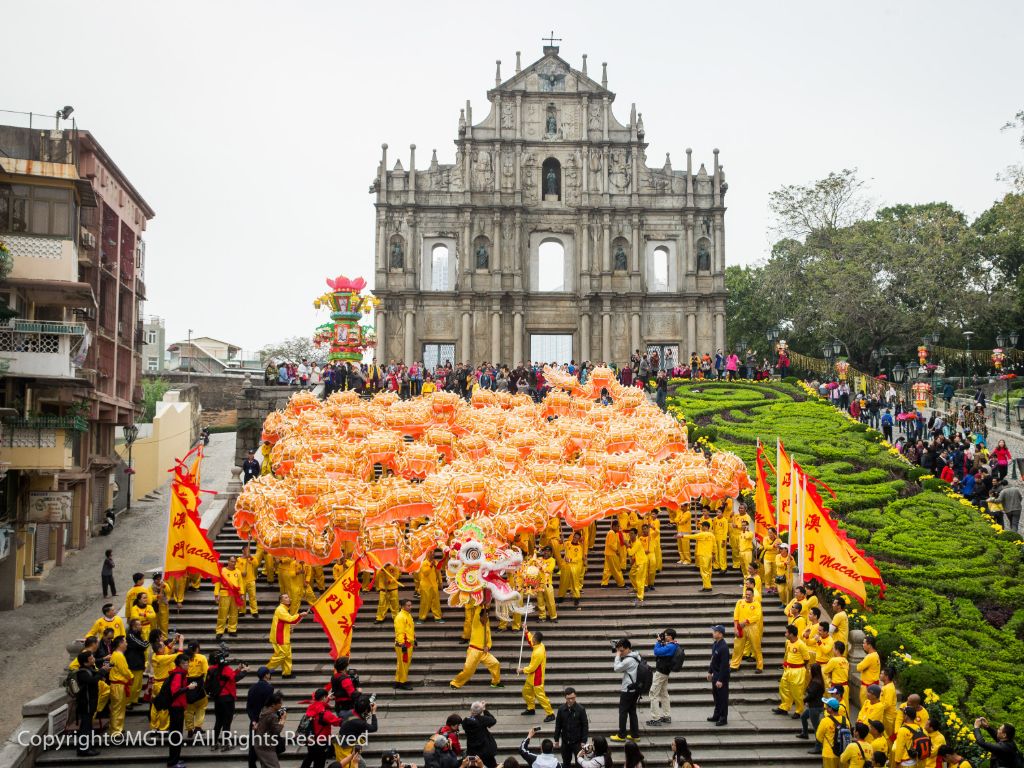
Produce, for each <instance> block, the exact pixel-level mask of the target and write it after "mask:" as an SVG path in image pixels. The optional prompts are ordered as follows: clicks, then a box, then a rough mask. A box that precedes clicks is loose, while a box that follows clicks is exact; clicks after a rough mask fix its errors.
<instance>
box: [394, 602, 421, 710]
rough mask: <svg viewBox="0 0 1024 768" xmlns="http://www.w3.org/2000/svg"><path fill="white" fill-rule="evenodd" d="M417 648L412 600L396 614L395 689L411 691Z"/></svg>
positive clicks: (405, 603) (403, 604) (404, 603)
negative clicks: (411, 674) (414, 650)
mask: <svg viewBox="0 0 1024 768" xmlns="http://www.w3.org/2000/svg"><path fill="white" fill-rule="evenodd" d="M415 647H416V627H415V626H413V620H412V600H408V599H407V600H403V601H402V608H401V610H399V611H398V613H396V614H395V660H396V664H395V688H398V689H401V690H403V691H411V690H412V683H410V682H409V665H410V664H412V651H413V648H415Z"/></svg>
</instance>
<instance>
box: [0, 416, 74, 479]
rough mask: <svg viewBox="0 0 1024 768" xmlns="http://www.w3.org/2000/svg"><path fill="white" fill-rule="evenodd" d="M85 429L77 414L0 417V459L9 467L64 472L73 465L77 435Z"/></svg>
mask: <svg viewBox="0 0 1024 768" xmlns="http://www.w3.org/2000/svg"><path fill="white" fill-rule="evenodd" d="M88 428H89V423H88V422H87V421H86V420H85V419H83V418H82V417H80V416H29V417H23V416H16V417H7V418H4V419H0V462H4V463H7V464H9V465H10V469H20V470H36V471H48V472H64V471H68V470H71V469H74V468H75V466H76V462H77V460H76V457H75V453H76V451H75V447H76V444H77V442H78V435H79V434H80V433H81V432H84V431H86V430H87V429H88Z"/></svg>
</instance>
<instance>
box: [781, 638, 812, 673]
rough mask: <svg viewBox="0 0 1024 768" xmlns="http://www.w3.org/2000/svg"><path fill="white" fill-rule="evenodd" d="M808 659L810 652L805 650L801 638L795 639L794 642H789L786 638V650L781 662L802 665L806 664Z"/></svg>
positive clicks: (791, 665) (809, 658)
mask: <svg viewBox="0 0 1024 768" xmlns="http://www.w3.org/2000/svg"><path fill="white" fill-rule="evenodd" d="M810 660H811V652H810V651H808V650H807V646H806V645H804V643H803V640H797V641H796V642H791V641H790V640H788V639H787V640H786V651H785V653H784V654H783V657H782V661H783V663H785V664H787V665H789V666H790V667H793V666H797V667H802V666H806V664H807V662H808V661H810Z"/></svg>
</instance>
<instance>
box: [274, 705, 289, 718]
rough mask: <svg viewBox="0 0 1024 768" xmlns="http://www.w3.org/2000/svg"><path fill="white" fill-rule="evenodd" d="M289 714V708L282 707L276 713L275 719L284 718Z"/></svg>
mask: <svg viewBox="0 0 1024 768" xmlns="http://www.w3.org/2000/svg"><path fill="white" fill-rule="evenodd" d="M287 714H288V707H281V708H280V709H279V710H277V711H276V712H274V717H284V716H285V715H287Z"/></svg>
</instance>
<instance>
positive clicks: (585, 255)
mask: <svg viewBox="0 0 1024 768" xmlns="http://www.w3.org/2000/svg"><path fill="white" fill-rule="evenodd" d="M576 240H577V242H579V244H580V272H581V273H584V274H586V273H588V272H590V220H589V218H588V217H586V216H584V217H583V219H582V220H581V221H580V224H579V226H578V227H576ZM582 287H583V288H584V290H586V286H582Z"/></svg>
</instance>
